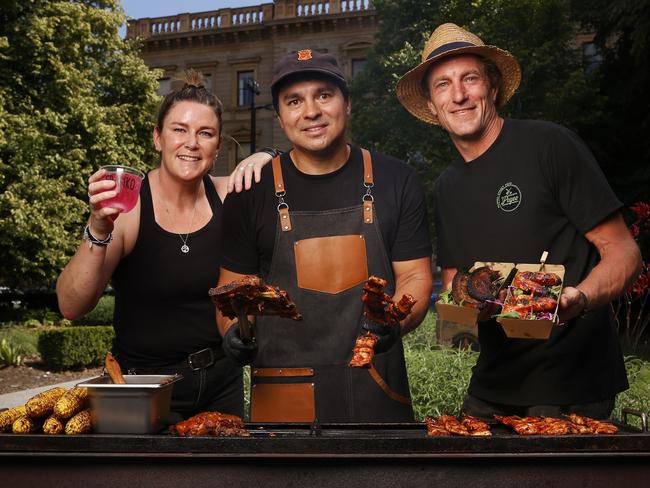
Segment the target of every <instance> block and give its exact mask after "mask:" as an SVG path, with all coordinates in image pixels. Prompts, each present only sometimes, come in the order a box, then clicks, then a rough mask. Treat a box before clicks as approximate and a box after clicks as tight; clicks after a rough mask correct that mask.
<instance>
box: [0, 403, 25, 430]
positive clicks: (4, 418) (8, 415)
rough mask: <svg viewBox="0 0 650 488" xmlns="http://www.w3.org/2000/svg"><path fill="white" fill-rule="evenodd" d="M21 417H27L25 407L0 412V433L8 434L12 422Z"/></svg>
mask: <svg viewBox="0 0 650 488" xmlns="http://www.w3.org/2000/svg"><path fill="white" fill-rule="evenodd" d="M21 415H27V409H26V408H25V405H21V406H19V407H13V408H10V409H9V410H5V411H3V412H0V432H9V431H10V430H11V426H12V424H13V423H14V421H15V420H16V419H17V418H18V417H20V416H21Z"/></svg>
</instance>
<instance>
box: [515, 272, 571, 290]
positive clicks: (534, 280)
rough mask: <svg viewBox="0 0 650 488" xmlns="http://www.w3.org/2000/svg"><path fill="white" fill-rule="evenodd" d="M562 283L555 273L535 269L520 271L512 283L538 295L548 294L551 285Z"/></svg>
mask: <svg viewBox="0 0 650 488" xmlns="http://www.w3.org/2000/svg"><path fill="white" fill-rule="evenodd" d="M561 283H562V280H561V279H560V277H559V276H558V275H556V274H555V273H541V272H534V271H520V272H519V273H517V275H516V276H515V279H514V280H513V282H512V284H513V286H515V287H517V288H519V289H520V290H523V291H525V292H528V293H534V294H537V295H548V294H549V293H550V290H549V287H550V286H556V285H559V284H561Z"/></svg>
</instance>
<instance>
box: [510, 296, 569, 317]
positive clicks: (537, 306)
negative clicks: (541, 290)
mask: <svg viewBox="0 0 650 488" xmlns="http://www.w3.org/2000/svg"><path fill="white" fill-rule="evenodd" d="M556 306H557V300H556V299H555V298H553V297H551V296H536V295H512V297H511V298H510V299H508V301H507V302H506V303H505V304H504V306H503V312H502V313H508V312H518V313H519V314H521V315H522V316H526V315H528V314H529V313H531V312H553V311H554V310H555V307H556Z"/></svg>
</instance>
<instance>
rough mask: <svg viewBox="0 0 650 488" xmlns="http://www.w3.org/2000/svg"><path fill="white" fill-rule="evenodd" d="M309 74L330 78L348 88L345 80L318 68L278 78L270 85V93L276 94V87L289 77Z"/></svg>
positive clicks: (297, 71)
mask: <svg viewBox="0 0 650 488" xmlns="http://www.w3.org/2000/svg"><path fill="white" fill-rule="evenodd" d="M309 73H316V74H319V75H325V76H327V77H328V78H331V79H332V80H333V81H336V82H338V83H342V84H343V85H344V86H346V87H347V86H348V83H347V81H346V80H345V78H341V77H340V76H339V75H337V74H336V73H332V72H331V71H328V70H326V69H320V68H309V69H305V70H296V71H291V72H289V73H286V74H284V75H282V76H281V77H280V78H278V79H277V80H274V81H273V83H272V84H271V93H276V92H277V87H278V86H279V85H280V84H281V83H282V82H283V81H284V80H286V79H287V78H289V77H290V76H296V75H303V74H305V75H307V74H309Z"/></svg>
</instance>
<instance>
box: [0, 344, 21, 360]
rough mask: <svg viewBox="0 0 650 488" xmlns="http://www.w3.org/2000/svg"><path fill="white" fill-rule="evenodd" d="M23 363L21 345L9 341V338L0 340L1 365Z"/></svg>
mask: <svg viewBox="0 0 650 488" xmlns="http://www.w3.org/2000/svg"><path fill="white" fill-rule="evenodd" d="M21 364H23V356H22V350H21V348H20V346H16V345H14V344H11V343H9V341H7V339H2V340H0V366H20V365H21Z"/></svg>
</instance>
